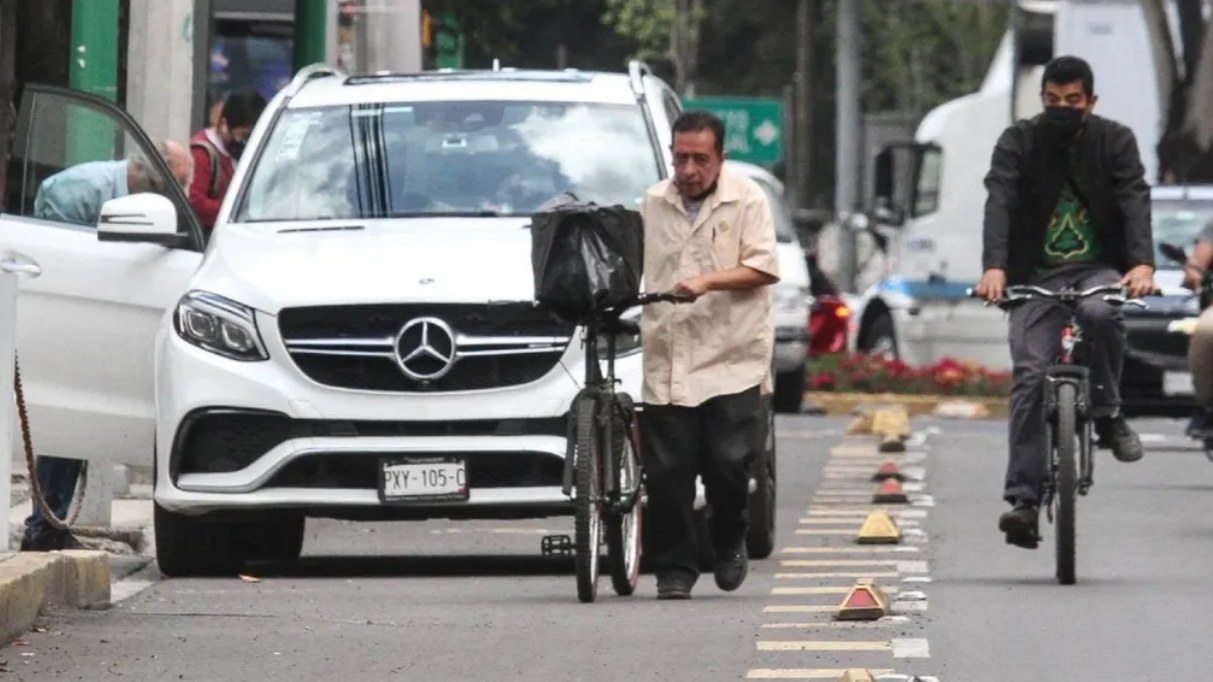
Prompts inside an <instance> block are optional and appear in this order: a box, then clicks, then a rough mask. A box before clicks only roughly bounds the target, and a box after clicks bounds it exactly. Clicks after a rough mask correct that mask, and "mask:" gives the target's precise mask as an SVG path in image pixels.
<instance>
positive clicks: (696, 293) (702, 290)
mask: <svg viewBox="0 0 1213 682" xmlns="http://www.w3.org/2000/svg"><path fill="white" fill-rule="evenodd" d="M708 285H709V282H708V279H707V278H706V277H704V276H703V275H699V276H697V277H691V278H690V279H684V280H682V281H681V282H679V283H678V284H675V285H674V289H673V290H672V291H671V292H670V293H672V294H674V295H675V296H679V297H683V298H685V299H686V300H690V301H694V300H695V299H697V298H699V297H700V296H703V295H704V294H706V293H708Z"/></svg>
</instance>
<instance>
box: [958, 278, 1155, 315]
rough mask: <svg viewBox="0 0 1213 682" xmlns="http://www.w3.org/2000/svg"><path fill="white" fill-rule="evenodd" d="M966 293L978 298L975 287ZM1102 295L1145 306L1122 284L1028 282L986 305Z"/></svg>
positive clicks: (1117, 302) (1073, 301) (1065, 300)
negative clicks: (1073, 285)
mask: <svg viewBox="0 0 1213 682" xmlns="http://www.w3.org/2000/svg"><path fill="white" fill-rule="evenodd" d="M966 293H967V294H968V295H969V296H970V297H973V298H980V296H978V295H977V290H976V289H967V290H966ZM1101 294H1102V295H1103V296H1102V298H1103V300H1104V301H1106V302H1108V303H1111V304H1114V305H1135V306H1137V307H1139V308H1147V307H1149V306H1147V305H1146V302H1145V301H1143V300H1141V299H1140V298H1129V297H1128V287H1126V286H1125V285H1123V284H1104V285H1100V286H1095V287H1091V288H1090V289H1086V290H1079V289H1070V288H1066V289H1059V290H1057V291H1053V290H1050V289H1045V288H1044V287H1038V286H1034V285H1030V284H1016V285H1012V286H1009V287H1007V289H1006V295H1005V296H1003V298H1002V300H1000V301H998V302H997V303H989V302H987V303H986V305H997V306H998V307H999V308H1002V309H1003V310H1006V309H1008V308H1011V307H1014V306H1016V305H1019V304H1021V303H1026V302H1028V301H1036V300H1047V301H1057V302H1059V303H1065V304H1069V305H1077V304H1078V303H1079V302H1080V301H1082V300H1083V299H1087V298H1091V297H1092V296H1099V295H1101ZM1160 294H1162V291H1161V290H1160V289H1154V291H1152V292H1150V294H1149V295H1150V296H1158V295H1160Z"/></svg>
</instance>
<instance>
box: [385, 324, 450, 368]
mask: <svg viewBox="0 0 1213 682" xmlns="http://www.w3.org/2000/svg"><path fill="white" fill-rule="evenodd" d="M396 364H398V365H400V371H401V372H404V375H405V376H407V377H408V378H410V379H412V380H414V381H433V380H435V379H441V378H442V377H444V376H446V374H447V372H450V371H451V367H453V366H454V365H455V332H453V331H452V330H451V327H450V325H448V324H447V323H446V322H443V321H442V320H440V319H438V318H436V317H418V318H415V319H412V320H409V321H408V322H407V323H405V325H404V326H403V327H401V328H400V333H399V334H397V335H396Z"/></svg>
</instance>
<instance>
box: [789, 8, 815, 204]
mask: <svg viewBox="0 0 1213 682" xmlns="http://www.w3.org/2000/svg"><path fill="white" fill-rule="evenodd" d="M796 36H797V38H798V40H797V41H796V73H795V74H794V75H793V85H792V95H793V101H794V104H793V105H792V111H793V112H794V118H795V125H794V126H793V130H792V149H791V150H790V151H791V152H792V158H791V163H790V164H788V165H789V169H788V170H789V171H791V174H792V177H793V178H794V180H795V182H794V184H793V185H792V191H793V192H794V195H795V198H796V204H797V206H796V207H797V208H809V194H810V192H811V191H812V187H813V181H812V177H813V159H812V154H813V148H812V146H811V145H810V144H809V141H810V140H812V139H813V110H812V106H813V105H812V102H811V100H810V99H809V93H810V92H812V90H813V0H798V2H797V7H796Z"/></svg>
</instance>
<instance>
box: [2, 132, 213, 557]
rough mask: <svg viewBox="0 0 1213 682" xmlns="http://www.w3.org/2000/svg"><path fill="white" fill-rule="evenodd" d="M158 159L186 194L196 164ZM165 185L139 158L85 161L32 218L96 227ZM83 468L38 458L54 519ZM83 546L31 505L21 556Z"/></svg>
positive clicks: (47, 189)
mask: <svg viewBox="0 0 1213 682" xmlns="http://www.w3.org/2000/svg"><path fill="white" fill-rule="evenodd" d="M160 154H161V156H163V157H164V160H165V162H166V163H167V164H168V166H169V168H170V169H171V171H172V173H173V177H174V179H175V180H176V181H177V182H178V183H179V184H180V185H181V188H182V190H183V191H184V190H185V189H186V188H188V187H189V184H190V181H191V180H192V179H193V174H194V165H193V164H194V160H193V158H192V157H190V153H189V151H188V150H187V149H186V148H185V146H184V145H182V144H181V143H179V142H174V141H172V140H166V141H164V142H162V143H161V144H160ZM165 182H166V180H165V179H164V178H163V177H162V176H161V175H160V174H159V172H157V170H156V169H155V167H154V166H152V165H151V164H150V163H148V161H147V159H146V158H144V157H143V155H142V154H136V155H134V156H133V157H132V158H130V159H125V160H122V161H89V162H86V163H81V164H77V165H75V166H71V167H69V168H65V169H64V170H62V171H60V172H58V173H56V174H54V175H52V176H50V177H49V178H47V179H46V180H43V181H42V185H41V186H39V187H38V194H37V195H35V197H34V217H35V218H41V219H43V220H53V221H56V222H65V223H71V224H73V225H80V226H89V227H96V226H97V219H98V218H100V217H101V207H102V206H103V205H104V204H105V202H107V201H109V200H110V199H117V198H118V197H123V196H127V195H128V194H138V193H140V192H157V193H163V192H164V190H165ZM82 466H83V462H82V461H81V460H78V459H66V458H63V457H50V456H45V455H43V456H38V457H35V458H34V470H35V472H36V475H37V476H38V485H39V487H40V488H41V489H42V494H43V497H45V499H46V503H47V505H48V506H49V507H50V508H51V511H53V512H54V513H55V516H57V517H59V518H60V519H63V520H67V516H68V514H69V513H70V512H71V508H72V499H73V498H74V497H75V496H76V482H77V481H78V480H79V478H80V469H81V467H82ZM81 547H82V545H81V544H80V542H79V541H78V540H77V539H76V538H75V537H74V536H73V535H72V534H71V533H70V532H68V531H66V530H60V529H58V528H55V527H54V526H52V525H51V524H50V522H49V521H47V519H46V517H44V516H43V515H42V509H41V508H40V507H39V505H38V504H37V503H36V502H35V503H34V504H33V513H31V514H30V516H29V517H28V518H27V519H26V520H25V533H24V534H23V536H22V538H21V551H22V552H50V551H54V550H60V549H79V548H81Z"/></svg>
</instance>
